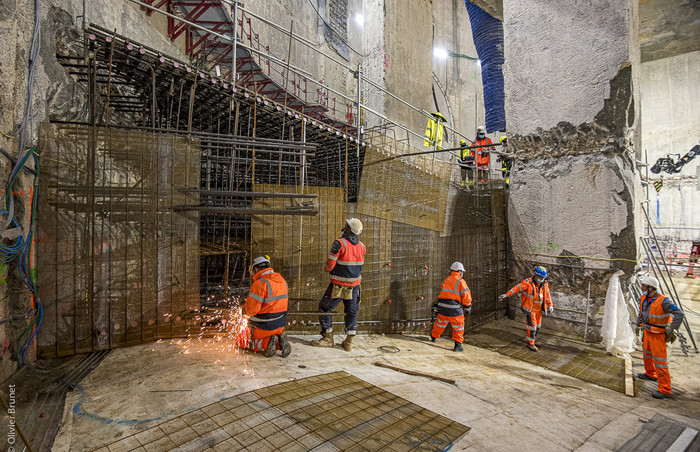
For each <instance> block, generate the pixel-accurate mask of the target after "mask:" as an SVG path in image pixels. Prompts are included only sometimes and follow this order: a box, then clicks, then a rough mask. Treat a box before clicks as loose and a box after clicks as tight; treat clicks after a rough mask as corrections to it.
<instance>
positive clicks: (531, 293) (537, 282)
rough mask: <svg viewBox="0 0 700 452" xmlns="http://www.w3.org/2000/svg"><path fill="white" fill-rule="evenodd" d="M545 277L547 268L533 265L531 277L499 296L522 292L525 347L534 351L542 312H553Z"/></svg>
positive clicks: (521, 303) (509, 295)
mask: <svg viewBox="0 0 700 452" xmlns="http://www.w3.org/2000/svg"><path fill="white" fill-rule="evenodd" d="M546 278H547V269H546V268H544V267H542V266H541V265H539V266H537V267H535V274H534V275H533V276H532V278H526V279H524V280H523V281H522V282H521V283H520V284H518V285H517V286H515V287H513V288H512V289H510V290H509V291H508V292H506V293H504V294H503V295H501V296H500V297H499V298H500V299H501V300H505V299H506V298H508V297H512V296H513V295H515V294H516V293H522V296H521V298H520V310H521V311H523V313H525V321H526V323H527V336H526V337H525V339H526V340H527V347H528V348H529V349H530V350H532V351H534V352H536V351H538V348H537V345H536V343H535V341H536V339H537V333H539V332H540V327H541V326H542V314H543V313H544V314H545V315H547V314H548V313H549V314H551V313H552V312H554V305H553V304H552V296H551V295H550V293H549V283H548V282H547V280H546Z"/></svg>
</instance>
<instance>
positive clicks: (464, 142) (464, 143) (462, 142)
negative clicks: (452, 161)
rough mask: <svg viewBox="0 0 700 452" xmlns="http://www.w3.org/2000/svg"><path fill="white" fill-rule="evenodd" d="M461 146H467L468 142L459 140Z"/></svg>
mask: <svg viewBox="0 0 700 452" xmlns="http://www.w3.org/2000/svg"><path fill="white" fill-rule="evenodd" d="M459 145H460V146H466V145H467V142H466V141H464V140H459Z"/></svg>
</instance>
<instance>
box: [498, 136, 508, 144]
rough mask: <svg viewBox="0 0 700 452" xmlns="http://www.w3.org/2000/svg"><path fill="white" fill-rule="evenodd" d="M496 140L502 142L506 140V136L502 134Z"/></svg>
mask: <svg viewBox="0 0 700 452" xmlns="http://www.w3.org/2000/svg"><path fill="white" fill-rule="evenodd" d="M498 141H499V142H501V143H503V142H504V141H508V137H507V136H505V135H503V136H502V137H501V138H500V139H499V140H498Z"/></svg>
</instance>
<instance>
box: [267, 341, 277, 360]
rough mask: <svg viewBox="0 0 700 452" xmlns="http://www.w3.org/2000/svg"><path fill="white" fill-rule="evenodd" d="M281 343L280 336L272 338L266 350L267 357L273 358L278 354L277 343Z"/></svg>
mask: <svg viewBox="0 0 700 452" xmlns="http://www.w3.org/2000/svg"><path fill="white" fill-rule="evenodd" d="M278 341H279V336H270V341H269V342H268V343H267V349H266V350H265V357H266V358H272V357H273V356H275V353H276V352H277V342H278Z"/></svg>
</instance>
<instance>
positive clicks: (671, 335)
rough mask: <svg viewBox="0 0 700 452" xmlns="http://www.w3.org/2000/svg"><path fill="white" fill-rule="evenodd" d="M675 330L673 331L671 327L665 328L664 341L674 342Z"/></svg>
mask: <svg viewBox="0 0 700 452" xmlns="http://www.w3.org/2000/svg"><path fill="white" fill-rule="evenodd" d="M676 338H677V336H676V332H675V331H673V330H672V329H671V328H666V342H670V343H672V344H673V343H674V342H676Z"/></svg>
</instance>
